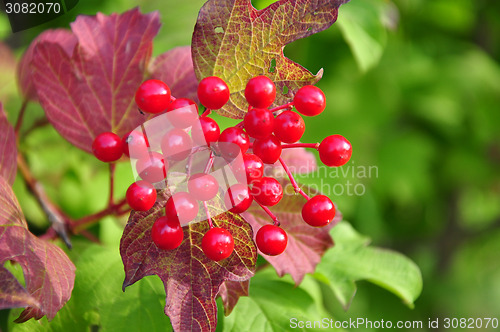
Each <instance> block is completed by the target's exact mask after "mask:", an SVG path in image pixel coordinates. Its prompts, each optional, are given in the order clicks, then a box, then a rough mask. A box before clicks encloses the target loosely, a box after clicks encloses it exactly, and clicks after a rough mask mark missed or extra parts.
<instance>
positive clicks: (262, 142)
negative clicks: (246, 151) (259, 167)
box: [253, 135, 281, 164]
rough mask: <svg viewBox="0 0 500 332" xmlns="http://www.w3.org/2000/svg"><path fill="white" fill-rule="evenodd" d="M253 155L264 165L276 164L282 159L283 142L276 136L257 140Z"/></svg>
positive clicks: (254, 143)
mask: <svg viewBox="0 0 500 332" xmlns="http://www.w3.org/2000/svg"><path fill="white" fill-rule="evenodd" d="M253 153H254V154H255V155H257V156H258V157H259V158H260V159H261V160H262V161H263V162H264V163H266V164H274V163H275V162H277V161H278V159H279V158H280V157H281V142H280V140H279V139H278V138H276V136H274V135H271V136H269V137H267V138H263V139H257V140H255V141H254V142H253Z"/></svg>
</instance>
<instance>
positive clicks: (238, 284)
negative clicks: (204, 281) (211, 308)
mask: <svg viewBox="0 0 500 332" xmlns="http://www.w3.org/2000/svg"><path fill="white" fill-rule="evenodd" d="M249 286H250V280H245V281H231V280H226V281H224V283H223V284H222V285H221V286H220V288H219V296H220V297H221V299H222V303H223V304H224V315H226V316H228V315H229V314H230V313H231V311H233V309H234V307H235V306H236V303H238V299H239V298H240V296H248V288H249Z"/></svg>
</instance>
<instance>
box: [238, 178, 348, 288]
mask: <svg viewBox="0 0 500 332" xmlns="http://www.w3.org/2000/svg"><path fill="white" fill-rule="evenodd" d="M281 183H282V186H283V191H284V195H283V198H282V200H281V201H280V203H279V204H277V205H275V206H273V207H271V208H270V210H271V211H272V212H273V213H274V214H275V215H276V217H278V220H279V221H280V223H281V227H282V228H283V230H285V231H286V233H287V235H288V244H287V247H286V249H285V251H284V252H283V253H282V254H281V255H278V256H267V255H264V254H262V253H260V252H259V253H260V254H262V256H263V257H264V258H265V259H266V260H267V261H268V262H269V263H271V265H272V266H273V267H274V268H275V269H276V272H277V273H278V275H279V276H283V275H284V274H285V273H289V274H290V275H291V277H292V278H293V280H294V281H295V283H296V284H299V283H300V282H301V281H302V279H303V278H304V275H305V274H306V273H312V272H314V270H315V268H316V265H318V263H319V262H320V260H321V257H322V256H323V254H324V253H325V251H326V250H327V249H328V248H330V247H332V246H333V240H332V237H331V236H330V234H329V232H328V231H329V230H330V229H331V228H332V227H333V226H334V225H336V224H337V223H338V222H339V221H340V220H341V219H342V215H341V213H340V212H339V211H337V213H336V215H335V218H334V219H333V221H332V222H331V223H330V224H329V225H328V226H325V227H319V228H317V227H311V226H309V225H308V224H306V222H305V221H304V220H303V219H302V214H301V211H302V206H304V203H305V202H306V200H305V198H304V197H302V196H301V195H299V194H295V192H294V191H293V188H292V186H291V183H290V182H289V181H287V180H283V181H282V182H281ZM301 188H302V190H304V192H305V193H306V194H307V195H309V196H314V195H316V194H318V192H317V191H315V190H313V189H311V188H309V187H308V186H301ZM243 217H244V218H245V220H246V221H247V222H248V223H249V224H250V225H252V228H253V231H254V234H257V231H258V230H259V228H260V227H262V226H264V225H266V224H269V223H271V222H272V220H271V219H270V218H269V216H268V215H267V214H266V212H264V210H262V209H261V208H260V206H258V205H256V204H252V206H251V207H250V209H248V210H247V212H245V213H244V214H243Z"/></svg>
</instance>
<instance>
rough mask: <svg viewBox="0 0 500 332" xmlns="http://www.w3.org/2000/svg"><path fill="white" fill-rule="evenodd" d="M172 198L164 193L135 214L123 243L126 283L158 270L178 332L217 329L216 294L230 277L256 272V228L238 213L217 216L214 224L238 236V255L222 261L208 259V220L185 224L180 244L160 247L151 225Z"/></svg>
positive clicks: (239, 278)
mask: <svg viewBox="0 0 500 332" xmlns="http://www.w3.org/2000/svg"><path fill="white" fill-rule="evenodd" d="M167 197H168V196H167V195H166V194H164V195H163V197H162V200H161V202H159V203H157V204H156V205H155V206H154V207H153V209H152V210H150V211H148V212H142V213H139V212H133V213H132V214H131V215H130V218H129V221H128V223H127V226H126V227H125V230H124V233H123V236H122V239H121V243H120V253H121V256H122V260H123V263H124V266H125V281H124V283H123V288H124V289H125V287H127V286H129V285H131V284H133V283H135V282H136V281H138V280H140V279H142V278H143V277H145V276H148V275H154V274H156V275H158V276H159V277H160V278H161V280H162V281H163V284H164V285H165V292H166V296H167V298H166V306H165V314H166V315H168V316H169V317H170V321H171V322H172V326H173V327H174V330H175V331H192V330H196V331H215V328H216V325H217V306H216V303H215V298H216V296H217V294H218V292H219V288H220V286H221V284H222V283H223V282H224V281H226V280H232V281H244V280H247V279H249V278H250V277H251V276H252V275H253V271H254V267H255V263H256V259H257V251H256V248H255V244H254V243H253V241H252V229H251V227H250V225H249V224H248V223H246V222H245V221H244V220H243V219H242V218H241V217H239V216H237V215H234V214H230V213H225V214H221V215H219V216H217V217H215V218H213V222H214V225H215V226H216V227H223V228H225V229H227V230H229V232H231V234H232V235H233V237H234V241H235V249H234V252H233V254H232V255H231V256H230V257H229V258H227V259H225V260H222V261H220V262H214V261H212V260H210V259H208V258H207V257H206V256H205V255H204V253H203V251H202V249H201V239H202V237H203V235H204V234H205V233H206V231H207V230H208V229H209V227H208V222H206V221H203V222H197V223H190V224H189V225H188V226H185V227H184V241H183V242H182V244H181V245H180V246H179V247H178V248H177V249H175V250H171V251H165V250H161V249H158V248H157V247H156V245H155V244H154V243H153V241H152V239H151V227H152V225H153V223H154V221H155V220H156V219H157V218H158V217H160V216H161V215H163V211H164V209H163V207H164V205H165V201H166V199H167ZM212 208H214V207H212Z"/></svg>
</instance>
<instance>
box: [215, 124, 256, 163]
mask: <svg viewBox="0 0 500 332" xmlns="http://www.w3.org/2000/svg"><path fill="white" fill-rule="evenodd" d="M249 147H250V138H249V137H248V135H247V133H245V132H244V131H243V129H241V128H238V127H229V128H226V129H225V130H224V131H223V132H222V133H221V134H220V137H219V148H220V151H221V153H222V155H223V156H224V157H227V158H231V159H233V158H236V156H238V154H239V153H240V152H241V153H245V152H247V150H248V148H249Z"/></svg>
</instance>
